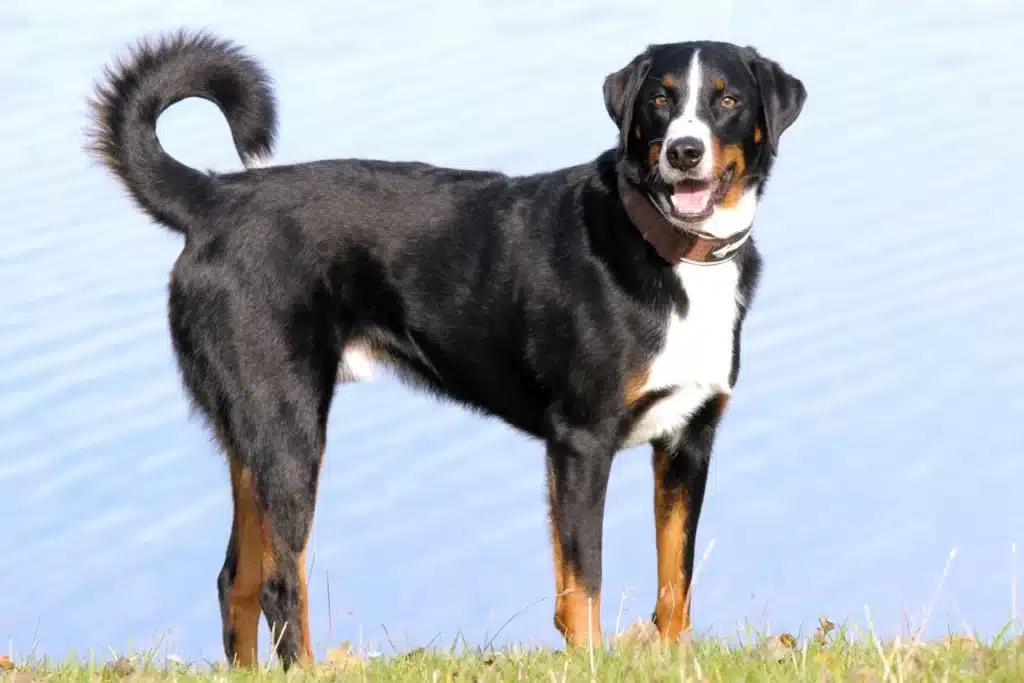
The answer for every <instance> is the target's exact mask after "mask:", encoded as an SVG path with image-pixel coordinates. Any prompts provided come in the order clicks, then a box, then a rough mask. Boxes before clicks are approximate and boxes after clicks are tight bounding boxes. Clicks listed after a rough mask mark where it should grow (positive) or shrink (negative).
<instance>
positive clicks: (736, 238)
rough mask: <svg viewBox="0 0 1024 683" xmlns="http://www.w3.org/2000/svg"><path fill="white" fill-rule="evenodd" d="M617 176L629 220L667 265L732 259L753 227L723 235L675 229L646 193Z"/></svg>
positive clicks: (706, 263) (712, 262)
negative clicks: (714, 235)
mask: <svg viewBox="0 0 1024 683" xmlns="http://www.w3.org/2000/svg"><path fill="white" fill-rule="evenodd" d="M618 179H619V196H620V197H621V198H622V206H623V208H625V210H626V215H627V216H629V220H630V221H631V222H632V223H633V225H634V226H636V229H637V230H639V231H640V234H641V235H643V238H644V239H645V240H647V242H648V243H649V244H650V245H651V246H652V247H654V250H655V251H657V252H658V255H660V256H661V258H663V259H664V260H665V261H666V262H667V263H669V264H670V265H673V266H674V265H676V264H679V263H692V264H695V265H711V264H715V263H724V262H726V261H731V260H732V259H733V258H735V257H736V254H738V253H739V251H740V247H741V246H742V245H743V243H744V242H746V241H747V239H748V238H749V237H750V231H751V229H752V228H753V226H747V228H746V229H744V230H741V231H740V232H738V233H736V234H735V235H731V236H730V237H723V238H718V237H711V236H710V235H705V234H703V233H700V232H696V231H691V230H686V229H685V228H677V227H676V226H675V225H673V224H672V223H670V222H669V221H668V219H667V218H665V216H664V215H662V213H661V211H659V210H658V209H657V208H656V207H655V206H654V204H652V203H651V200H650V199H649V198H648V197H647V195H646V194H644V193H642V192H640V191H639V190H637V189H636V188H635V187H633V186H632V185H630V184H629V182H628V181H627V180H626V179H625V178H623V176H622V173H619V174H618Z"/></svg>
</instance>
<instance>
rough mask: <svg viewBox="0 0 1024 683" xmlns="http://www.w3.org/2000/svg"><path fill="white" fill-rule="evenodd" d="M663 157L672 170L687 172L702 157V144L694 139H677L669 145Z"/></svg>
mask: <svg viewBox="0 0 1024 683" xmlns="http://www.w3.org/2000/svg"><path fill="white" fill-rule="evenodd" d="M665 156H666V157H668V163H669V165H670V166H671V167H672V168H678V169H679V170H680V171H689V170H690V169H691V168H693V167H694V166H696V165H697V164H699V163H700V160H701V159H702V158H703V157H704V143H703V142H701V141H700V140H698V139H697V138H694V137H687V138H679V139H678V140H673V141H672V143H671V144H669V146H668V149H666V150H665Z"/></svg>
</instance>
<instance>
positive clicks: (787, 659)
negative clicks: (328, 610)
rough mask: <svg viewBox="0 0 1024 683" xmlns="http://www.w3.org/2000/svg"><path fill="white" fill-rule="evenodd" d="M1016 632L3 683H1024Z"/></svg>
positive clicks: (822, 629) (21, 667)
mask: <svg viewBox="0 0 1024 683" xmlns="http://www.w3.org/2000/svg"><path fill="white" fill-rule="evenodd" d="M1009 631H1010V629H1009V627H1008V628H1007V629H1006V630H1005V631H1004V633H1002V634H1000V635H999V636H997V637H996V638H995V639H994V640H993V641H991V642H988V643H985V642H980V641H978V640H976V639H975V638H973V637H971V636H947V637H946V638H943V639H941V640H939V641H935V642H928V643H926V642H914V641H913V640H911V641H910V642H907V641H903V642H901V641H899V640H893V641H888V642H885V643H882V642H879V641H878V640H876V639H875V638H874V637H873V636H871V635H870V634H867V635H864V636H861V635H851V633H850V631H849V630H848V629H845V628H843V629H838V630H836V629H834V628H833V626H832V624H831V623H830V622H828V621H827V620H824V619H823V620H822V622H821V625H820V626H819V628H818V630H817V632H816V633H814V634H813V635H812V636H811V637H809V638H805V639H802V640H800V641H798V640H797V639H796V638H794V637H793V636H791V635H789V634H782V635H779V636H770V637H756V638H750V639H745V640H746V644H743V643H740V642H738V641H737V642H735V643H732V644H728V643H726V642H725V641H722V640H716V639H701V640H697V641H695V642H694V643H692V644H689V645H682V646H678V647H673V648H665V649H662V648H659V647H658V646H657V644H656V642H657V641H656V639H654V638H653V637H652V635H653V633H652V627H651V626H650V625H649V624H647V623H643V622H638V623H637V624H634V625H633V626H631V627H630V628H629V629H626V631H624V632H623V633H622V634H620V635H619V636H617V638H616V641H615V642H614V643H613V644H612V646H611V647H609V648H607V649H601V648H598V649H594V650H587V649H581V650H578V651H573V652H568V653H567V652H564V651H554V650H548V649H541V648H534V649H521V648H508V649H504V650H495V651H487V652H484V651H479V650H471V649H468V648H466V649H463V651H461V652H456V651H454V650H451V651H449V650H429V651H428V650H425V649H417V650H413V651H412V652H409V653H405V654H400V655H399V654H396V655H393V656H387V657H383V656H381V657H372V658H366V657H365V656H364V655H362V654H361V653H358V652H351V651H350V650H349V649H348V646H347V645H342V646H340V647H338V648H335V649H334V650H331V651H330V652H328V653H327V656H326V658H325V659H324V661H323V662H322V663H319V664H317V665H315V666H313V667H309V668H306V669H299V668H296V669H293V670H292V671H290V672H288V673H287V674H286V673H284V672H283V671H282V669H281V668H280V667H279V666H276V665H266V666H261V667H259V668H258V669H256V670H250V671H246V670H238V669H235V670H226V669H225V668H224V667H223V665H222V664H216V663H214V664H187V663H183V662H178V661H163V662H158V661H157V658H156V657H153V656H139V657H133V658H125V657H120V658H118V659H116V660H113V661H110V662H106V663H103V662H100V663H96V662H91V663H83V662H81V661H79V660H68V661H67V662H52V661H46V660H37V661H32V660H26V661H23V662H17V663H16V666H13V668H9V667H11V666H12V663H11V662H10V661H8V662H7V664H6V665H5V664H4V663H3V659H2V658H0V668H9V670H8V671H7V673H6V674H2V675H0V683H34V682H35V683H51V682H52V683H149V682H152V683H193V682H194V683H256V682H260V683H262V682H267V683H275V682H278V681H280V683H287V682H290V681H300V680H302V681H305V680H310V681H314V680H315V681H431V682H433V681H458V682H463V681H548V682H550V683H560V682H562V681H726V682H732V681H754V682H762V681H765V682H767V681H814V682H815V683H819V682H830V681H1024V636H1011V635H1010V634H1009Z"/></svg>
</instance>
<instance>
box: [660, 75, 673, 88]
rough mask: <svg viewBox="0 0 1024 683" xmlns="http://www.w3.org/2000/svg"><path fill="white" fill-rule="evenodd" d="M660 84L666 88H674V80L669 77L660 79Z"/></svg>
mask: <svg viewBox="0 0 1024 683" xmlns="http://www.w3.org/2000/svg"><path fill="white" fill-rule="evenodd" d="M661 82H662V83H663V84H664V85H665V87H666V88H674V87H676V79H674V78H672V77H671V76H665V77H664V78H662V79H661Z"/></svg>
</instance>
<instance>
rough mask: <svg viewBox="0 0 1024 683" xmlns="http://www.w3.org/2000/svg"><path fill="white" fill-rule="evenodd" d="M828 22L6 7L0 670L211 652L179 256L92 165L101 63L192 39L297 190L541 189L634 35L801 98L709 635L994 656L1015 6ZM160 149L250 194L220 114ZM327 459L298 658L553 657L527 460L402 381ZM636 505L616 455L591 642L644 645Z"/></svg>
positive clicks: (337, 416) (715, 570)
mask: <svg viewBox="0 0 1024 683" xmlns="http://www.w3.org/2000/svg"><path fill="white" fill-rule="evenodd" d="M838 7H840V6H839V5H832V4H827V5H826V4H825V3H819V2H812V1H810V0H807V1H806V2H777V3H771V7H770V10H766V9H765V7H764V5H763V4H761V3H755V2H720V1H719V2H709V1H707V2H667V1H665V0H662V1H661V2H650V1H639V0H621V1H618V2H616V1H612V0H600V1H597V0H559V2H550V1H548V0H516V2H507V1H505V0H500V1H499V0H486V1H485V0H478V1H472V0H462V1H456V0H450V1H445V2H434V3H419V2H413V1H412V0H380V1H377V2H349V3H344V4H336V3H328V2H326V1H322V0H318V1H315V2H314V1H309V2H291V3H280V2H267V1H266V0H249V1H247V2H240V1H237V0H181V1H179V2H175V3H167V2H162V1H159V0H134V1H129V0H110V1H108V2H103V3H95V2H92V3H71V2H63V1H58V0H4V2H3V4H2V5H0V56H2V59H0V207H2V211H3V217H2V219H0V650H3V651H7V650H13V651H14V652H16V653H26V652H28V651H29V650H31V649H33V648H34V649H35V651H36V652H37V653H40V654H48V655H52V656H56V657H63V656H66V655H67V654H68V653H69V652H71V651H72V650H74V651H76V652H77V653H78V654H79V655H82V654H86V653H87V651H88V650H89V649H93V650H95V651H97V652H98V653H99V654H101V655H104V656H105V655H106V653H108V652H109V650H108V648H113V649H114V650H116V651H122V650H125V649H127V648H131V647H135V648H143V647H149V646H153V645H155V644H159V645H160V648H161V651H166V652H170V653H174V654H178V655H179V656H182V657H186V658H198V657H205V658H209V659H217V658H221V657H223V653H222V651H221V644H220V616H219V611H218V607H217V599H216V589H215V579H216V576H217V572H218V571H219V569H220V566H221V563H222V561H223V553H224V547H225V543H226V540H227V535H228V530H229V525H230V498H229V489H228V484H227V474H226V467H225V466H224V464H223V461H222V460H221V458H220V457H219V456H218V455H217V454H216V452H215V450H214V448H213V446H212V445H211V443H210V442H209V440H208V438H207V436H206V434H205V431H204V430H203V428H202V427H201V426H200V424H199V423H198V422H197V421H196V420H193V419H190V417H189V414H188V408H187V405H186V402H185V398H184V393H183V391H182V389H181V388H180V385H179V381H178V377H177V374H176V370H175V366H174V361H173V357H172V355H171V349H170V342H169V339H168V333H167V326H166V284H167V277H168V271H169V268H170V266H171V264H172V262H173V261H174V259H175V258H176V256H177V254H178V252H179V250H180V248H181V239H180V237H178V236H176V235H173V234H171V233H169V232H167V231H165V230H164V229H162V228H159V227H156V226H155V225H153V224H151V223H150V222H149V220H148V219H147V218H145V217H144V216H143V214H141V213H139V212H137V211H136V210H134V209H133V207H132V206H131V205H130V204H129V202H128V200H127V198H126V197H125V196H124V194H123V193H122V191H121V190H120V188H119V187H118V186H117V185H116V184H115V183H114V181H113V180H112V179H111V178H110V177H109V176H106V175H105V174H104V173H103V172H101V170H100V169H99V168H98V167H97V166H95V165H93V164H91V162H90V161H89V159H88V158H87V157H86V156H85V154H84V153H83V151H82V147H83V142H84V138H83V135H82V129H83V126H84V125H85V123H86V118H85V98H86V96H87V95H88V94H89V91H90V88H91V87H92V83H93V81H94V79H96V78H97V77H99V76H100V74H101V70H102V68H103V66H104V65H105V64H106V63H107V62H108V61H109V60H110V59H111V58H112V57H113V56H114V55H115V54H118V53H120V52H122V51H123V49H124V48H125V46H126V44H127V43H129V42H131V41H134V40H135V39H136V38H137V37H139V36H141V35H145V34H151V33H154V32H158V31H163V30H166V29H172V28H176V27H178V26H181V25H184V26H189V27H195V28H200V27H206V28H209V29H211V30H213V31H215V32H217V33H219V34H221V35H223V36H224V37H228V38H231V39H233V40H236V41H238V42H240V43H242V44H244V45H245V46H246V47H247V49H248V50H249V51H250V52H251V53H252V54H254V55H255V56H256V57H257V58H259V59H260V60H261V61H262V62H263V63H264V64H265V65H266V66H267V68H268V69H269V70H270V72H271V74H272V75H273V77H274V78H275V80H276V87H277V93H278V96H279V100H280V114H281V129H280V136H279V140H280V142H279V145H278V147H277V152H276V156H275V160H276V161H277V162H279V163H291V162H298V161H304V160H311V159H320V158H325V157H335V156H368V157H376V158H384V159H395V160H397V159H415V160H422V161H428V162H433V163H436V164H443V165H453V166H461V167H468V168H491V169H500V170H503V171H506V172H509V173H529V172H535V171H541V170H546V169H552V168H555V167H559V166H563V165H569V164H575V163H579V162H582V161H585V160H589V159H592V158H593V157H595V156H596V155H597V154H599V153H600V152H601V151H602V150H604V149H606V148H608V147H610V146H612V145H614V144H615V140H616V131H615V129H614V126H613V124H612V123H611V121H610V120H609V119H608V117H607V114H606V113H605V108H604V104H603V100H602V93H601V85H602V81H603V79H604V77H605V75H606V74H607V73H609V72H611V71H614V70H616V69H618V68H619V67H621V66H622V65H624V64H625V63H626V62H627V61H628V60H629V59H630V58H631V57H632V56H633V55H635V54H636V53H637V52H639V51H640V50H642V49H643V48H644V47H645V45H646V44H648V43H651V42H667V41H678V40H688V39H701V38H715V39H724V40H731V41H735V42H739V43H742V44H753V45H755V46H757V47H758V48H759V49H760V50H761V51H762V52H763V53H764V54H766V55H767V56H770V57H772V58H774V59H776V60H778V61H780V62H781V64H782V65H783V66H784V67H785V68H786V69H787V70H789V71H790V72H792V73H793V74H795V75H797V76H798V77H800V78H801V79H803V81H804V83H805V85H806V86H807V89H808V91H809V99H808V102H807V105H806V107H805V108H804V111H803V114H802V115H801V117H800V119H799V120H798V121H797V123H796V124H795V125H794V126H793V128H792V129H790V131H788V132H787V133H786V134H785V136H784V137H783V139H782V142H781V150H780V158H779V162H778V164H777V166H776V171H775V174H774V176H773V179H772V181H771V183H770V186H769V190H768V192H767V195H766V200H765V201H764V203H763V204H762V208H761V210H760V212H759V218H758V222H757V229H756V234H757V236H758V240H759V244H760V248H761V250H762V252H763V254H764V257H765V262H766V265H765V270H764V274H763V278H762V287H761V290H760V294H759V297H758V300H757V302H756V305H755V306H754V309H753V312H752V314H751V315H750V317H749V319H748V320H749V322H748V325H747V327H746V331H745V338H744V349H743V351H744V358H743V374H742V376H741V378H740V383H739V387H738V389H737V392H736V395H735V398H734V399H733V401H732V403H731V405H730V410H729V412H728V415H727V418H726V420H725V423H724V426H723V428H722V429H721V431H720V437H719V439H718V444H717V447H716V450H715V454H714V459H713V466H712V474H711V477H712V481H711V484H710V489H709V495H708V499H707V502H706V506H705V508H704V516H703V518H702V524H701V528H700V535H699V538H698V556H702V555H706V558H705V559H704V561H703V562H702V566H701V569H700V574H699V576H698V579H697V584H696V588H695V591H696V592H695V596H694V623H695V627H696V628H697V630H698V631H699V632H701V633H707V634H715V635H730V634H734V633H736V632H737V629H740V630H742V628H743V625H744V624H750V625H751V626H753V627H756V628H761V629H764V628H767V627H770V628H771V629H773V630H774V631H775V632H778V631H781V630H788V631H791V632H794V633H797V632H798V631H800V630H801V629H802V630H803V632H804V633H808V632H810V631H812V630H813V629H814V627H815V625H816V623H817V619H818V616H819V615H822V614H824V615H827V616H828V617H829V618H831V619H832V620H833V621H835V622H837V623H842V622H843V621H845V620H851V621H854V622H857V623H858V624H860V625H861V627H866V626H867V617H866V616H865V606H868V607H869V608H870V614H871V619H872V620H873V622H874V626H875V629H876V630H877V631H878V632H879V633H881V634H883V635H894V634H896V633H898V632H899V631H900V629H901V627H902V626H905V623H906V622H905V620H908V621H909V623H910V624H911V625H918V624H920V623H921V620H922V617H923V615H924V614H925V613H926V612H928V611H929V609H930V610H931V612H932V614H931V617H930V620H929V621H928V627H927V631H928V632H929V633H930V634H932V635H938V634H941V633H943V632H945V631H946V630H947V629H953V630H957V631H961V630H964V629H972V630H976V631H977V632H979V633H980V634H981V635H983V636H985V637H991V636H993V635H995V634H996V633H997V632H998V631H999V630H1000V629H1001V628H1003V627H1004V626H1005V625H1007V624H1008V623H1009V620H1010V619H1011V616H1012V615H1013V609H1014V608H1013V599H1012V586H1013V582H1014V577H1015V576H1018V575H1024V571H1021V570H1018V569H1017V568H1015V566H1014V551H1013V548H1014V546H1013V544H1014V543H1015V542H1016V543H1017V544H1018V553H1017V554H1019V555H1020V554H1024V548H1021V547H1019V544H1021V543H1022V542H1024V514H1022V512H1024V505H1022V503H1021V486H1022V482H1024V424H1022V420H1021V415H1022V408H1024V391H1022V390H1024V369H1022V361H1024V345H1022V343H1021V338H1022V337H1024V316H1022V315H1021V312H1022V311H1024V277H1022V272H1021V266H1020V264H1021V263H1022V261H1024V239H1022V235H1021V225H1022V223H1021V216H1020V205H1019V203H1018V202H1019V199H1020V193H1021V180H1020V176H1019V175H1017V173H1016V167H1017V166H1018V165H1019V164H1020V161H1019V160H1020V159H1021V158H1024V137H1022V136H1021V135H1019V134H1018V131H1019V129H1020V126H1021V121H1020V112H1021V111H1024V68H1022V67H1024V58H1022V57H1021V53H1020V50H1019V45H1018V44H1017V41H1019V38H1020V36H1022V35H1024V5H1022V4H1021V3H1019V2H1015V1H1013V0H1005V1H1003V2H982V1H980V0H979V1H976V2H973V3H971V4H970V5H967V4H965V3H959V4H955V5H954V4H947V3H946V2H932V3H914V5H913V8H911V5H910V3H890V2H881V1H879V2H859V3H858V2H854V3H844V4H843V5H842V9H838ZM1014 36H1016V38H1014ZM159 133H160V136H161V139H162V141H163V143H164V145H165V147H166V148H167V149H168V151H170V152H171V154H173V155H174V156H176V157H177V158H178V159H180V160H182V161H184V162H185V163H188V164H190V165H192V166H196V167H200V168H211V169H215V170H221V171H227V170H233V169H238V168H240V167H241V164H240V162H239V161H238V160H237V159H236V158H235V155H234V151H233V148H232V146H231V140H230V137H229V134H228V129H227V125H226V123H225V122H224V121H223V119H222V118H221V116H220V114H219V113H218V112H217V110H216V109H215V108H214V106H213V105H211V104H208V103H206V102H201V101H188V102H184V103H181V104H179V105H177V106H175V107H174V108H173V109H171V110H170V111H168V112H167V113H166V114H165V116H164V117H163V118H162V119H161V121H160V126H159ZM329 444H330V445H329V448H328V453H327V458H326V464H325V469H324V474H323V481H322V485H321V489H320V503H319V509H318V513H317V517H316V522H315V526H314V531H313V537H312V542H311V546H310V559H311V562H310V567H309V571H310V576H311V579H310V581H311V591H312V598H311V600H312V610H311V614H312V625H313V636H314V643H315V646H316V649H317V653H318V654H322V653H323V651H324V649H325V648H326V647H327V646H328V645H332V644H335V643H337V642H338V641H340V640H345V639H347V640H351V641H353V642H354V643H357V644H358V643H360V642H361V643H363V644H364V645H366V644H368V645H369V647H370V648H371V649H384V650H390V647H391V646H390V645H388V644H387V640H388V638H387V637H386V636H385V630H384V629H385V627H386V629H387V633H388V634H389V635H390V640H391V641H393V643H394V645H395V647H396V648H398V649H399V650H405V649H410V648H412V647H416V646H420V645H425V644H427V643H428V642H434V643H435V644H442V645H450V644H451V643H452V642H454V641H455V639H456V638H457V637H464V638H465V639H466V640H467V641H468V642H469V643H470V644H473V645H482V644H484V643H486V642H488V641H489V640H490V639H491V638H492V637H493V636H494V635H495V634H496V633H497V632H498V630H499V628H500V627H501V626H502V624H503V623H505V622H506V621H507V620H509V619H510V618H511V619H512V620H511V622H510V623H509V624H508V625H507V626H506V627H505V628H504V630H502V631H501V632H500V633H498V635H497V639H496V640H495V642H496V643H498V644H503V643H509V642H524V643H537V644H552V645H553V644H558V643H559V640H558V638H557V633H556V632H555V630H554V629H553V627H552V625H551V612H552V603H551V594H552V593H553V590H554V588H553V578H552V570H551V559H550V551H549V547H548V542H547V524H546V520H545V495H546V494H545V491H546V489H545V484H544V477H543V473H544V468H543V454H542V447H541V445H540V444H539V443H536V442H532V441H530V440H527V439H526V438H524V437H521V436H519V435H517V434H516V433H514V432H512V431H511V430H510V429H509V428H506V427H504V426H502V425H501V424H500V423H497V422H495V421H493V420H484V419H481V418H479V417H477V416H473V415H470V414H469V413H467V412H463V411H462V410H461V409H458V408H454V407H452V406H445V405H439V404H437V403H436V402H434V401H433V400H432V399H428V398H426V397H424V396H423V395H418V394H414V393H411V392H409V391H408V390H406V389H405V388H403V387H402V386H401V385H399V384H398V383H397V381H395V380H393V379H391V378H389V377H385V378H384V379H380V380H378V381H376V382H375V383H372V384H367V385H362V386H358V387H351V388H346V389H345V390H344V391H342V392H340V393H339V395H338V397H337V399H336V401H335V404H334V412H333V419H332V420H331V425H330V441H329ZM651 508H652V504H651V473H650V459H649V456H648V453H647V452H646V450H645V449H642V448H637V449H633V450H630V451H626V452H623V453H622V454H621V455H620V456H619V457H618V459H617V462H616V465H615V469H614V472H613V475H612V486H611V491H610V494H609V500H608V510H607V522H606V525H605V528H606V540H605V548H606V550H605V577H604V596H605V598H604V605H603V608H604V615H603V616H604V620H605V624H606V627H607V628H608V629H609V630H612V629H614V628H615V624H616V622H618V623H619V624H620V627H625V625H627V624H628V623H630V622H631V621H633V620H635V619H637V618H640V617H647V616H649V615H650V611H651V607H652V606H653V601H654V591H655V577H656V575H655V564H654V548H653V522H652V511H651ZM709 548H710V552H708V549H709ZM954 549H956V551H957V554H956V558H955V560H954V561H953V562H952V564H950V565H949V566H948V572H945V570H946V568H947V564H948V560H949V557H950V554H951V551H953V550H954ZM1017 564H1018V565H1021V566H1024V559H1021V560H1020V561H1019V562H1018V563H1017ZM944 573H947V574H948V575H947V576H946V578H945V579H944V580H943V578H942V577H943V575H944ZM936 596H937V597H936ZM1020 601H1021V603H1022V609H1024V598H1021V600H1020ZM513 617H514V618H513ZM1018 627H1019V623H1018ZM460 634H461V636H460ZM262 642H263V647H264V653H265V652H266V642H267V641H266V637H265V632H264V638H263V641H262Z"/></svg>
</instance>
